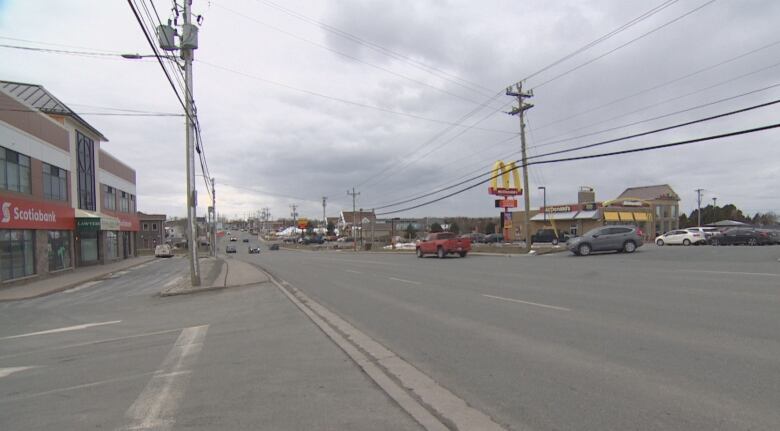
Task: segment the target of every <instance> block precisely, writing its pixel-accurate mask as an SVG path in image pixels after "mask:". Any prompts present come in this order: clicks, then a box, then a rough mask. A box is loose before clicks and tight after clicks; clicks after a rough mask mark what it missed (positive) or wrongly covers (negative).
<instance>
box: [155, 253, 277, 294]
mask: <svg viewBox="0 0 780 431" xmlns="http://www.w3.org/2000/svg"><path fill="white" fill-rule="evenodd" d="M219 260H220V261H222V263H223V264H224V265H225V277H224V279H223V280H222V285H221V286H220V285H213V286H200V287H195V288H192V287H190V288H185V289H181V288H179V287H178V286H173V287H170V288H168V289H165V290H163V291H161V292H160V296H161V297H163V298H165V297H169V296H180V295H192V294H194V293H202V292H213V291H217V290H224V289H230V288H236V287H247V286H256V285H259V284H263V283H269V282H270V281H271V280H270V278H267V279H266V280H261V281H253V282H250V283H242V284H230V285H228V284H227V279H228V274H229V273H230V263H229V262H228V260H227V259H219ZM266 277H268V276H267V275H266ZM219 278H220V277H219V275H217V279H219ZM215 281H218V280H215Z"/></svg>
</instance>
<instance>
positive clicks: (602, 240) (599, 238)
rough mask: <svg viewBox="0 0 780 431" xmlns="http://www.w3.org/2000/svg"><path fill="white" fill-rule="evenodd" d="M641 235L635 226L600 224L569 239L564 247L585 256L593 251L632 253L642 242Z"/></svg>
mask: <svg viewBox="0 0 780 431" xmlns="http://www.w3.org/2000/svg"><path fill="white" fill-rule="evenodd" d="M643 235H644V234H643V233H642V231H641V230H639V229H638V228H637V227H635V226H602V227H597V228H595V229H591V230H589V231H588V232H586V233H585V234H584V235H582V236H578V237H575V238H571V239H569V240H568V241H567V242H566V248H567V249H569V251H571V252H572V253H574V254H576V255H578V256H587V255H589V254H590V253H591V252H594V251H617V252H626V253H633V252H634V251H636V249H637V248H638V247H641V246H642V244H643V243H644V241H643V240H642V236H643Z"/></svg>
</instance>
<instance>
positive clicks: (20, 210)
mask: <svg viewBox="0 0 780 431" xmlns="http://www.w3.org/2000/svg"><path fill="white" fill-rule="evenodd" d="M74 214H75V211H74V210H73V208H70V207H68V206H64V205H53V204H50V203H47V202H36V201H30V200H27V199H20V198H16V197H0V229H51V230H73V229H74V228H75V226H76V219H75V216H74Z"/></svg>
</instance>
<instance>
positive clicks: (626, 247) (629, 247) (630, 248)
mask: <svg viewBox="0 0 780 431" xmlns="http://www.w3.org/2000/svg"><path fill="white" fill-rule="evenodd" d="M623 251H624V252H626V253H633V252H635V251H636V244H634V241H626V243H625V244H623Z"/></svg>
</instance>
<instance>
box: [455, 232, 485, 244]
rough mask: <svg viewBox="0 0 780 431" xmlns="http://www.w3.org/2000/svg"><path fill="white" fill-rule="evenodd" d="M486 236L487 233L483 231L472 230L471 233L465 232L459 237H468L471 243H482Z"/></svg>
mask: <svg viewBox="0 0 780 431" xmlns="http://www.w3.org/2000/svg"><path fill="white" fill-rule="evenodd" d="M486 236H487V235H485V234H484V233H479V232H473V233H467V234H464V235H461V236H460V237H461V238H468V239H469V240H471V243H472V244H474V243H484V242H485V237H486Z"/></svg>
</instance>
